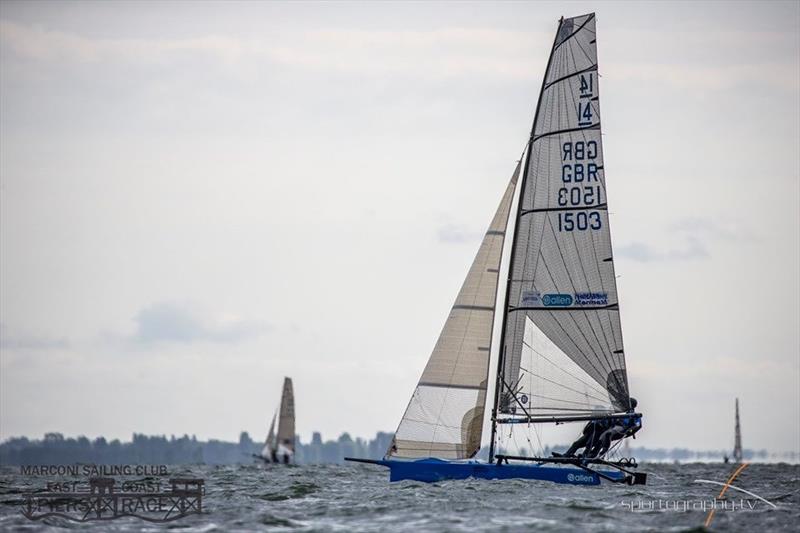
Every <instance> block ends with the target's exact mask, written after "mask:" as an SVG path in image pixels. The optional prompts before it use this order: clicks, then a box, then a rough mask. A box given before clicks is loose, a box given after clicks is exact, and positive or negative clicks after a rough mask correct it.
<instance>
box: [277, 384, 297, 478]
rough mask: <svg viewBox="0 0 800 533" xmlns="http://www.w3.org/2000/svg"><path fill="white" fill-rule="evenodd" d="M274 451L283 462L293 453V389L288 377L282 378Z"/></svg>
mask: <svg viewBox="0 0 800 533" xmlns="http://www.w3.org/2000/svg"><path fill="white" fill-rule="evenodd" d="M276 451H277V455H278V459H279V460H281V461H284V462H288V460H289V459H291V457H292V456H293V455H294V389H293V387H292V378H289V377H287V378H284V380H283V393H282V394H281V408H280V416H279V418H278V439H277V449H276Z"/></svg>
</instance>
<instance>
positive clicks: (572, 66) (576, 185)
mask: <svg viewBox="0 0 800 533" xmlns="http://www.w3.org/2000/svg"><path fill="white" fill-rule="evenodd" d="M599 106H600V102H599V93H598V71H597V46H596V32H595V16H594V14H593V13H591V14H588V15H582V16H579V17H573V18H568V19H565V18H562V19H561V20H560V21H559V24H558V30H557V32H556V37H555V40H554V42H553V46H552V50H551V52H550V58H549V60H548V63H547V69H546V71H545V75H544V79H543V81H542V87H541V91H540V94H539V100H538V104H537V107H536V113H535V117H534V121H533V128H532V130H531V135H530V138H529V140H528V142H527V144H526V147H525V151H524V153H523V158H522V159H521V160H520V162H519V163H518V164H517V168H516V170H515V171H514V173H513V176H512V177H511V181H510V183H509V184H508V186H507V187H506V189H505V192H504V194H503V197H502V199H501V201H500V206H499V207H498V208H497V211H496V213H495V215H494V218H493V219H492V221H491V224H490V225H489V229H488V231H487V232H486V235H485V236H484V238H483V242H482V243H481V246H480V248H479V250H478V254H477V256H476V258H475V260H474V262H473V264H472V266H471V268H470V270H469V272H468V274H467V278H466V280H465V281H464V284H463V286H462V287H461V290H460V292H459V293H458V296H457V298H456V301H455V304H454V305H453V307H452V309H451V311H450V315H449V317H448V319H447V321H446V322H445V324H444V328H443V330H442V333H441V335H440V336H439V340H438V342H437V343H436V346H435V347H434V349H433V353H432V354H431V356H430V359H429V360H428V364H427V366H426V367H425V370H424V372H423V373H422V377H421V378H420V380H419V383H418V384H417V387H416V389H415V390H414V394H413V395H412V397H411V401H410V402H409V404H408V407H407V408H406V411H405V414H404V415H403V418H402V420H401V421H400V425H399V427H398V428H397V431H396V433H395V436H394V440H393V442H392V445H391V447H390V448H389V450H388V451H387V453H386V455H385V457H384V458H383V459H382V460H371V459H354V458H347V459H348V460H351V461H357V462H365V463H371V464H378V465H382V466H386V467H389V469H390V479H391V481H398V480H403V479H412V480H418V481H426V482H431V481H438V480H442V479H463V478H468V477H475V478H487V479H506V478H527V479H540V480H548V481H553V482H558V483H570V484H580V485H597V484H599V483H600V481H601V479H605V480H607V481H611V482H620V483H628V484H643V483H644V482H645V479H646V475H645V474H640V473H634V472H632V471H631V470H630V469H632V468H635V467H636V462H635V460H631V459H623V460H620V461H612V460H606V459H605V458H604V457H603V456H601V457H594V458H591V459H586V458H580V457H528V456H523V455H513V456H512V455H504V454H502V453H500V448H501V446H502V445H503V443H502V442H501V440H502V438H503V436H504V435H505V434H506V433H509V434H513V430H514V428H521V429H522V430H526V429H529V428H534V429H535V428H536V427H539V426H541V425H544V424H555V425H559V424H564V423H569V422H586V421H605V422H613V421H615V420H619V419H624V418H625V417H630V416H638V417H640V416H641V415H640V414H639V413H633V408H632V404H631V401H630V400H631V399H630V396H629V393H628V378H627V372H626V366H625V352H624V348H623V344H622V330H621V326H620V316H619V301H618V298H617V285H616V276H615V274H614V258H613V255H612V249H611V236H610V232H609V217H608V204H607V200H606V187H605V170H604V164H603V151H602V138H601V129H600V107H599ZM520 174H521V175H520ZM512 212H513V213H514V216H513V217H510V213H512ZM506 235H509V237H510V247H511V250H510V254H508V260H507V263H505V265H504V266H505V269H504V272H507V273H508V275H507V280H506V282H505V284H504V286H503V287H502V288H503V293H502V294H501V295H504V296H505V298H504V300H501V303H498V302H497V300H498V298H497V297H498V289H499V288H500V283H499V278H500V271H501V259H502V258H503V255H504V254H503V247H504V243H505V242H506ZM496 308H499V309H500V313H499V317H500V320H501V321H502V323H501V327H500V336H499V339H500V341H499V342H496V343H494V345H493V343H492V336H493V335H492V334H493V330H494V329H495V328H494V324H495V317H496ZM493 347H494V349H492V348H493ZM487 404H488V407H489V408H488V409H487ZM487 418H488V420H487V423H486V428H487V429H488V431H484V421H485V420H486V419H487ZM489 428H490V429H489ZM506 428H509V429H506ZM487 433H488V435H487ZM482 437H488V460H483V461H481V460H478V459H477V455H478V452H479V450H480V449H481V448H482V442H481V440H482ZM529 442H530V440H529ZM484 449H485V448H484Z"/></svg>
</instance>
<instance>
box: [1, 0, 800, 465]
mask: <svg viewBox="0 0 800 533" xmlns="http://www.w3.org/2000/svg"><path fill="white" fill-rule="evenodd" d="M799 6H800V4H798V3H797V2H783V3H779V2H772V3H771V2H757V3H746V2H712V3H699V2H691V3H688V2H687V3H680V2H655V3H645V2H637V3H632V2H631V3H628V2H623V3H614V2H559V3H522V2H513V3H512V2H509V3H497V4H492V3H480V2H474V3H473V2H470V3H456V2H447V3H411V2H408V3H392V2H379V3H344V2H341V3H340V2H331V3H303V2H293V3H280V2H243V3H225V4H219V3H214V2H136V3H126V2H88V3H82V2H55V3H48V2H41V1H38V2H20V3H16V2H9V1H4V2H2V3H0V341H1V344H0V439H6V438H9V437H12V436H20V435H26V436H29V437H41V436H42V435H43V434H44V433H45V432H48V431H59V432H62V433H64V434H66V435H87V436H89V437H90V438H92V437H95V436H98V435H105V436H106V437H111V438H120V439H123V440H129V439H130V437H131V435H132V433H134V432H137V433H146V434H166V435H171V434H175V435H182V434H184V433H186V434H190V435H192V434H194V435H196V436H197V437H198V438H202V439H206V438H218V439H225V440H235V439H237V438H238V435H239V432H240V431H242V430H246V431H248V432H250V434H251V435H252V436H253V437H254V438H261V437H262V436H263V435H264V434H265V433H266V430H267V425H268V421H269V419H271V417H272V413H273V412H274V410H275V408H276V407H277V404H278V401H279V397H280V389H281V386H282V382H283V376H285V375H289V376H292V378H293V380H294V386H295V394H296V398H297V413H298V414H297V430H298V433H299V434H300V436H301V438H302V439H303V440H305V441H307V440H309V438H310V436H311V432H312V431H321V432H322V434H323V437H324V438H334V437H336V436H338V435H339V434H340V433H341V432H343V431H347V432H349V433H350V434H351V435H353V436H361V437H370V436H372V435H374V433H375V432H376V431H379V430H383V431H394V429H395V428H396V425H397V422H398V421H399V419H400V417H401V415H402V413H403V410H404V409H405V406H406V404H407V402H408V398H409V396H410V394H411V392H412V391H413V388H414V386H415V384H416V381H417V380H418V378H419V375H420V374H421V372H422V369H423V367H424V365H425V362H426V361H427V358H428V356H429V354H430V351H431V349H432V348H433V345H434V343H435V341H436V338H437V336H438V333H439V330H440V328H441V326H442V324H443V322H444V319H445V318H446V317H447V315H448V312H449V308H450V306H451V305H452V302H453V300H454V298H455V295H456V293H457V291H458V289H459V287H460V285H461V282H462V280H463V277H464V275H465V274H466V272H467V269H468V268H469V265H470V263H471V261H472V258H473V256H474V254H475V252H476V251H477V248H478V245H479V244H480V239H481V236H482V234H483V232H484V231H485V228H486V226H487V225H488V222H489V219H490V217H491V215H492V214H493V212H494V209H495V207H496V205H497V203H498V201H499V199H500V196H501V194H502V191H503V189H504V187H505V185H506V184H507V181H508V179H509V177H510V175H511V173H512V171H513V169H514V165H515V161H516V160H517V159H518V157H519V154H520V153H521V152H522V149H523V146H524V143H525V141H526V139H527V135H528V132H529V130H530V126H531V121H532V118H533V113H534V108H535V105H536V100H537V97H538V91H539V87H540V85H541V78H542V75H543V72H544V68H545V64H546V61H547V56H548V53H549V48H550V46H551V44H552V40H553V34H554V32H555V30H556V27H557V21H558V18H559V17H560V16H562V15H565V16H575V15H579V14H583V13H587V12H592V11H594V12H596V13H597V29H598V51H599V52H598V53H599V65H600V67H599V69H600V74H601V76H602V78H601V81H600V83H601V86H602V89H601V90H602V101H601V107H602V112H603V133H604V152H605V169H606V179H607V188H608V202H609V205H610V212H611V213H612V215H611V231H612V239H613V243H614V249H615V258H616V261H615V263H616V270H617V274H618V276H619V278H618V284H619V294H620V307H621V317H622V327H623V331H624V335H625V348H626V357H627V365H628V370H629V381H630V386H631V393H632V395H633V396H636V397H637V399H638V400H639V407H640V410H641V411H642V412H643V413H644V414H645V419H644V420H645V428H644V429H643V430H642V431H641V432H640V433H639V434H638V435H637V441H636V443H635V444H636V445H643V446H649V447H674V446H682V447H683V446H685V447H690V448H696V449H722V448H730V447H731V446H732V443H733V405H734V398H736V397H738V398H739V399H740V403H741V417H742V433H743V442H744V446H745V447H747V448H756V449H761V448H766V449H768V450H774V451H789V450H795V451H798V450H800V333H799V330H800V157H799V156H798V146H800V7H799Z"/></svg>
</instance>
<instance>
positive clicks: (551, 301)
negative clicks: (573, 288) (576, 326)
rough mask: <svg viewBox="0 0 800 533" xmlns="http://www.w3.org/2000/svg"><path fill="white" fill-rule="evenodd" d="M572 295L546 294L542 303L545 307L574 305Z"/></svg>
mask: <svg viewBox="0 0 800 533" xmlns="http://www.w3.org/2000/svg"><path fill="white" fill-rule="evenodd" d="M572 301H573V299H572V296H571V295H569V294H545V295H544V296H542V303H543V304H544V305H545V307H569V306H570V305H572Z"/></svg>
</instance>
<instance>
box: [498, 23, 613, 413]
mask: <svg viewBox="0 0 800 533" xmlns="http://www.w3.org/2000/svg"><path fill="white" fill-rule="evenodd" d="M602 144H603V143H602V138H601V134H600V101H599V86H598V73H597V45H596V43H595V17H594V14H589V15H583V16H579V17H574V18H569V19H562V20H561V21H560V24H559V29H558V32H557V34H556V38H555V41H554V43H553V48H552V51H551V54H550V59H549V61H548V65H547V70H546V72H545V76H544V80H543V82H542V89H541V93H540V95H539V104H538V106H537V110H536V115H535V118H534V124H533V129H532V132H531V138H530V144H529V147H528V158H527V162H526V166H525V169H524V171H523V177H522V180H521V183H520V187H521V192H520V200H519V205H518V210H517V213H516V224H515V232H514V236H513V244H512V253H511V264H510V267H509V280H508V287H507V298H506V303H505V305H506V309H505V321H504V324H503V326H504V327H503V343H502V345H501V349H502V351H501V354H502V355H501V364H500V368H499V371H498V391H499V394H498V405H497V407H498V410H499V412H500V413H504V414H506V415H512V416H513V417H514V418H524V419H525V420H530V421H537V419H538V420H543V419H549V420H552V419H556V420H558V419H564V418H568V417H573V418H575V417H579V416H597V415H602V414H612V413H617V412H622V411H626V410H627V409H628V408H629V395H628V379H627V373H626V369H625V356H624V348H623V344H622V331H621V327H620V317H619V304H618V300H617V284H616V276H615V274H614V260H613V255H612V251H611V235H610V232H609V218H608V206H607V202H606V185H605V169H604V165H603V146H602Z"/></svg>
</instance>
